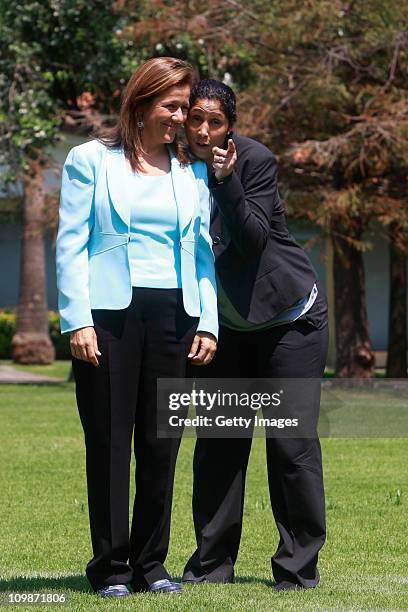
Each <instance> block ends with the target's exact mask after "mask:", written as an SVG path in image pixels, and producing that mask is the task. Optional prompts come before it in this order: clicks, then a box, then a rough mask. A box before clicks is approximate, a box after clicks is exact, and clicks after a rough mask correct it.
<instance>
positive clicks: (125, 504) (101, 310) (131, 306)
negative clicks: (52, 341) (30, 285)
mask: <svg viewBox="0 0 408 612" xmlns="http://www.w3.org/2000/svg"><path fill="white" fill-rule="evenodd" d="M192 74H193V73H192V68H191V67H190V66H189V65H188V64H186V63H185V62H183V61H181V60H177V59H174V58H163V57H162V58H155V59H151V60H148V61H147V62H145V63H144V64H143V65H142V66H141V67H140V68H139V69H138V70H137V71H136V72H135V74H134V75H133V76H132V78H131V79H130V81H129V83H128V85H127V87H126V90H125V92H124V95H123V100H122V105H121V111H120V116H119V119H118V123H117V125H116V126H115V127H114V128H112V129H110V130H109V131H106V132H105V133H104V134H101V135H100V137H99V139H98V140H92V141H91V142H87V143H85V144H83V145H80V146H78V147H75V148H74V149H72V150H71V151H70V153H69V154H68V157H67V160H66V162H65V165H64V170H63V179H62V190H61V205H60V222H59V231H58V238H57V279H58V291H59V310H60V317H61V331H62V333H68V332H70V333H71V351H72V356H73V369H74V375H75V381H76V397H77V403H78V409H79V414H80V418H81V423H82V426H83V430H84V434H85V444H86V469H87V484H88V504H89V516H90V527H91V537H92V546H93V558H92V559H91V561H90V562H89V563H88V565H87V569H86V571H87V576H88V579H89V581H90V583H91V585H92V587H93V588H94V590H95V591H97V592H98V594H99V595H101V596H104V597H115V596H124V595H128V594H129V592H130V588H132V589H133V590H134V591H143V590H147V591H151V592H166V593H179V592H180V590H181V587H180V585H179V584H178V583H176V582H174V581H172V579H171V577H170V575H169V574H168V573H167V571H166V569H165V567H164V561H165V558H166V554H167V549H168V541H169V530H170V511H171V501H172V489H173V479H174V470H175V463H176V457H177V452H178V446H179V440H171V439H158V438H157V406H156V381H157V378H174V377H183V376H185V370H186V365H187V362H188V361H190V362H191V363H193V364H196V365H205V364H207V363H209V362H210V361H211V359H212V357H213V355H214V352H215V350H216V338H217V333H218V323H217V297H216V283H215V276H214V259H213V254H212V250H211V240H210V237H209V194H208V189H207V173H206V167H205V164H204V163H203V162H199V161H198V162H195V163H194V164H188V162H187V160H186V159H185V157H184V154H183V149H182V147H180V146H179V144H178V143H177V131H178V129H179V127H180V125H181V124H182V123H183V122H184V120H185V118H186V115H187V110H188V100H189V94H190V88H191V83H192ZM133 433H134V452H135V456H136V475H135V477H136V497H135V501H134V509H133V520H132V527H131V532H130V535H129V517H128V508H129V477H130V455H131V440H132V435H133Z"/></svg>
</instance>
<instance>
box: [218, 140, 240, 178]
mask: <svg viewBox="0 0 408 612" xmlns="http://www.w3.org/2000/svg"><path fill="white" fill-rule="evenodd" d="M212 152H213V155H214V160H213V168H214V170H215V178H216V179H217V181H222V180H223V179H225V178H227V176H229V175H230V174H231V173H232V171H233V169H234V166H235V163H236V161H237V158H238V156H237V150H236V148H235V145H234V141H233V140H232V139H231V138H230V139H229V140H228V149H226V150H225V149H220V148H219V147H213V149H212Z"/></svg>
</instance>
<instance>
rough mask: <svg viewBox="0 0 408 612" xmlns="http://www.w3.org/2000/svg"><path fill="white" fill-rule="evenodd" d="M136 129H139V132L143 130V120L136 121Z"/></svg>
mask: <svg viewBox="0 0 408 612" xmlns="http://www.w3.org/2000/svg"><path fill="white" fill-rule="evenodd" d="M137 127H138V128H139V130H143V128H144V122H143V119H138V120H137Z"/></svg>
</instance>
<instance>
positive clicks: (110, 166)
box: [106, 147, 198, 236]
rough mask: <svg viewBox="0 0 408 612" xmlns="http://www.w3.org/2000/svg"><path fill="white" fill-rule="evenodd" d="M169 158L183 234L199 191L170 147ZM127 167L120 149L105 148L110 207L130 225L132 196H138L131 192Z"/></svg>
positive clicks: (190, 218) (188, 223)
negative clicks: (195, 188)
mask: <svg viewBox="0 0 408 612" xmlns="http://www.w3.org/2000/svg"><path fill="white" fill-rule="evenodd" d="M169 153H170V160H171V179H172V183H173V190H174V197H175V200H176V205H177V215H178V222H179V228H180V235H181V236H182V235H183V234H185V233H186V232H187V230H188V226H189V225H190V223H191V220H192V217H193V214H194V208H195V205H196V200H197V199H198V193H196V191H195V190H194V187H195V185H194V183H193V181H192V180H191V177H190V174H189V172H188V169H187V168H186V167H183V168H182V167H181V166H180V162H179V160H178V159H177V157H176V156H175V154H174V152H173V151H172V149H171V147H169ZM128 178H129V170H128V168H127V167H126V159H125V156H124V154H123V150H122V149H108V150H107V155H106V182H107V185H108V191H109V195H110V199H111V202H112V205H113V207H114V208H115V210H116V212H117V213H118V215H119V216H120V218H121V219H122V221H123V222H124V223H125V224H126V226H127V228H129V225H130V207H131V199H132V198H133V199H135V197H136V198H137V196H135V194H134V193H133V192H132V190H131V188H130V185H129V182H128Z"/></svg>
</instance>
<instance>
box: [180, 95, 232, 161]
mask: <svg viewBox="0 0 408 612" xmlns="http://www.w3.org/2000/svg"><path fill="white" fill-rule="evenodd" d="M229 130H230V125H229V123H228V119H227V117H226V115H225V113H224V111H223V110H222V105H221V102H220V101H219V100H210V99H208V98H201V99H199V100H196V101H195V102H194V104H193V105H192V107H191V108H190V110H189V113H188V117H187V122H186V136H187V140H188V144H189V145H190V148H191V151H192V152H193V154H194V155H195V156H196V157H198V158H199V159H202V160H203V161H205V162H211V161H212V159H213V153H212V148H213V147H221V148H222V147H223V146H224V141H225V137H226V135H227V133H228V132H229Z"/></svg>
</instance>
